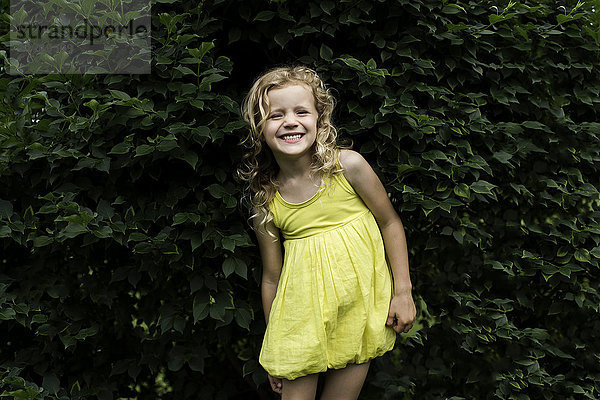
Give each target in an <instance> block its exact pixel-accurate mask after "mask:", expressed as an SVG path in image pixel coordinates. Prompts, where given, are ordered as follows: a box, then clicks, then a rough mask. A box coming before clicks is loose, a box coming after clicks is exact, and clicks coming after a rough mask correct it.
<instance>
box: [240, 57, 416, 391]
mask: <svg viewBox="0 0 600 400" xmlns="http://www.w3.org/2000/svg"><path fill="white" fill-rule="evenodd" d="M333 107H334V99H333V96H332V95H331V94H330V91H329V90H328V89H327V88H326V87H325V85H324V84H323V82H322V81H321V79H320V78H319V77H318V76H317V74H316V73H315V72H314V71H313V70H311V69H309V68H306V67H303V66H299V67H294V68H277V69H273V70H271V71H269V72H267V73H265V74H263V75H262V76H261V77H259V78H258V79H257V80H256V82H255V83H254V85H253V86H252V88H251V89H250V92H249V93H248V95H247V97H246V99H245V100H244V103H243V106H242V112H243V116H244V119H245V120H246V121H247V122H248V123H249V124H250V132H249V135H248V136H247V137H246V138H245V139H244V140H243V141H242V142H241V143H242V144H244V145H245V146H246V147H248V152H247V153H246V154H245V155H244V157H243V166H244V167H243V168H241V169H239V171H238V174H239V175H238V176H240V178H241V179H243V180H245V181H247V182H248V189H249V190H250V192H251V196H250V197H251V202H252V205H253V214H252V216H251V217H250V218H251V219H252V220H253V229H254V231H255V232H256V235H257V239H258V244H259V248H260V254H261V258H262V263H263V272H262V283H261V295H262V302H263V308H264V313H265V320H266V322H267V328H266V332H265V336H264V340H263V344H262V348H261V352H260V356H259V362H260V364H261V365H262V366H263V367H264V369H265V370H266V371H267V373H268V378H269V382H270V384H271V387H272V389H273V390H274V391H275V392H277V393H281V394H282V397H283V399H284V400H287V399H309V398H310V399H314V397H315V394H316V388H317V382H318V376H319V373H321V372H325V371H327V374H326V380H325V385H324V387H323V391H322V394H321V399H323V400H325V399H338V400H339V399H356V398H357V397H358V395H359V393H360V390H361V388H362V385H363V382H364V379H365V377H366V375H367V371H368V368H369V363H370V360H371V359H373V358H374V357H377V356H380V355H382V354H384V353H385V352H387V351H389V350H391V349H393V347H394V343H395V339H396V332H398V333H400V332H405V333H406V332H408V331H409V330H410V329H411V327H412V325H413V321H414V319H415V316H416V309H415V305H414V302H413V299H412V294H411V290H412V285H411V281H410V276H409V269H408V252H407V248H406V239H405V235H404V228H403V226H402V222H401V221H400V218H399V217H398V215H397V214H396V212H395V211H394V208H393V207H392V204H391V203H390V200H389V198H388V196H387V193H386V191H385V189H384V187H383V185H382V184H381V182H380V180H379V179H378V177H377V175H376V174H375V172H374V171H373V170H372V169H371V167H370V166H369V164H368V163H367V162H366V161H365V159H364V158H363V157H362V156H361V155H360V154H358V153H357V152H354V151H352V150H349V149H347V148H342V147H340V146H338V145H337V144H336V136H337V134H336V130H335V128H334V127H333V126H332V124H331V114H332V111H333ZM280 235H281V236H282V238H283V243H282V242H281V241H280V239H281V236H280ZM282 247H283V252H282ZM390 269H391V271H390ZM390 272H392V273H393V277H392V276H390V275H391V274H390Z"/></svg>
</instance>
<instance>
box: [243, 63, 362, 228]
mask: <svg viewBox="0 0 600 400" xmlns="http://www.w3.org/2000/svg"><path fill="white" fill-rule="evenodd" d="M293 84H302V85H306V86H307V87H308V88H309V89H310V90H311V91H312V93H313V96H314V100H315V108H316V109H317V112H318V118H317V135H316V140H315V143H314V144H313V156H312V161H311V165H310V171H309V176H310V177H311V178H312V177H313V176H315V175H316V174H317V173H320V175H321V176H323V177H325V176H330V175H334V174H339V173H341V172H342V171H343V170H342V169H341V168H338V167H337V162H338V149H341V148H351V147H352V143H350V144H349V145H345V144H344V145H339V144H338V143H337V131H336V129H335V127H334V126H333V124H332V122H331V115H332V113H333V109H334V107H335V99H334V97H333V95H332V94H331V91H330V89H328V88H327V87H326V86H325V84H324V83H323V81H322V80H321V78H319V76H318V75H317V73H316V72H315V71H314V70H312V69H310V68H308V67H306V66H294V67H278V68H274V69H271V70H269V71H267V72H265V73H264V74H262V75H261V76H260V77H259V78H258V79H257V80H256V81H255V82H254V84H253V85H252V88H251V89H250V91H249V92H248V94H247V96H246V97H245V99H244V101H243V103H242V116H243V118H244V120H245V121H246V122H247V123H248V124H249V125H250V129H249V132H248V135H247V136H246V137H245V138H244V139H243V140H242V141H240V144H241V145H243V146H244V147H246V149H247V150H246V152H245V153H244V154H243V156H242V163H241V164H242V166H241V167H240V168H238V169H237V176H238V178H239V179H241V180H243V181H245V182H247V186H245V188H244V193H243V195H242V202H243V201H244V199H247V198H249V199H250V204H251V207H252V215H250V217H249V220H251V219H253V218H255V217H260V220H259V221H260V222H259V223H258V226H262V228H263V230H265V231H267V232H268V233H269V235H270V236H272V237H275V236H274V235H273V234H272V233H271V232H270V231H268V230H267V229H266V224H267V223H268V222H269V221H271V220H273V215H272V213H271V211H270V210H269V203H270V202H271V200H272V199H273V197H274V196H275V192H276V191H277V189H278V187H279V183H278V182H277V179H276V176H277V173H278V172H279V166H278V165H277V162H276V161H275V158H274V156H273V154H272V152H271V149H270V148H269V147H268V146H266V144H265V142H263V141H261V138H262V136H263V130H264V126H265V122H266V120H267V117H268V114H269V99H268V97H267V95H268V92H269V90H271V89H274V88H282V87H285V86H288V85H293ZM326 185H327V184H326V182H325V180H323V186H326ZM248 192H250V193H248ZM251 226H252V225H251ZM252 228H253V229H255V228H254V226H252ZM255 230H256V229H255Z"/></svg>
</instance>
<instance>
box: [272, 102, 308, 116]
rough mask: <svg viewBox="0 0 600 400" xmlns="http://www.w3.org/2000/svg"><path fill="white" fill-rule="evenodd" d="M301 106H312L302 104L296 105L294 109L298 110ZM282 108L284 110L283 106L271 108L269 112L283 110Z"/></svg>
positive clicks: (305, 107) (304, 107)
mask: <svg viewBox="0 0 600 400" xmlns="http://www.w3.org/2000/svg"><path fill="white" fill-rule="evenodd" d="M299 108H303V109H307V108H310V106H308V105H306V104H300V105H298V106H296V107H294V110H297V109H299ZM282 110H283V107H278V108H273V109H271V110H269V114H270V113H274V112H275V111H282Z"/></svg>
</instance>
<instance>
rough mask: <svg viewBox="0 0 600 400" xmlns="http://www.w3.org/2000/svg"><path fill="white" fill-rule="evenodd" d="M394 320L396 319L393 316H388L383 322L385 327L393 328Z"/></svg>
mask: <svg viewBox="0 0 600 400" xmlns="http://www.w3.org/2000/svg"><path fill="white" fill-rule="evenodd" d="M395 319H396V317H395V316H394V315H393V314H390V315H388V317H387V321H386V322H385V324H386V325H387V326H393V325H394V320H395Z"/></svg>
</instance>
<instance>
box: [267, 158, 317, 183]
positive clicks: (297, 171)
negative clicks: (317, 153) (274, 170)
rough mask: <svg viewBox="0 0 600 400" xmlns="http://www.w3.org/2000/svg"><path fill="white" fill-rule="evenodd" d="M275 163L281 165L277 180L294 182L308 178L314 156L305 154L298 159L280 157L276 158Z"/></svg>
mask: <svg viewBox="0 0 600 400" xmlns="http://www.w3.org/2000/svg"><path fill="white" fill-rule="evenodd" d="M275 161H276V162H277V164H278V165H279V173H278V174H277V180H279V181H280V182H283V181H290V180H292V181H294V180H297V179H305V178H308V176H309V173H310V164H311V161H312V156H311V155H310V154H304V155H302V156H300V157H298V158H295V157H281V156H279V157H275Z"/></svg>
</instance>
